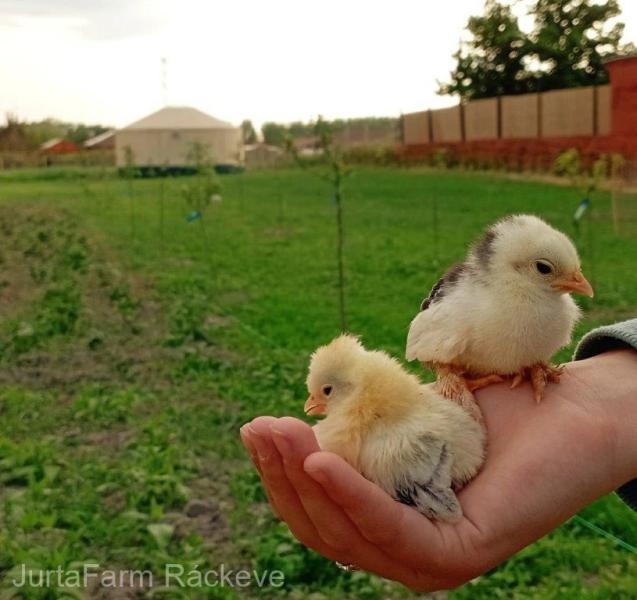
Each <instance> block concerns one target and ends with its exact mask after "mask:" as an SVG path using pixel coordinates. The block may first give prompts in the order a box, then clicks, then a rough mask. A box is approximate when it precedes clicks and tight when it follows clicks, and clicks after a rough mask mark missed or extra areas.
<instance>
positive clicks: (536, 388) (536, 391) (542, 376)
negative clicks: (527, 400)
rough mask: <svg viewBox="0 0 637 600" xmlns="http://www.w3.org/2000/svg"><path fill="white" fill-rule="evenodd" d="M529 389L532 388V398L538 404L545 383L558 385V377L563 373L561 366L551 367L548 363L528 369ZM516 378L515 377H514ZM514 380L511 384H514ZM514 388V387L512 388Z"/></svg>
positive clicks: (542, 395)
mask: <svg viewBox="0 0 637 600" xmlns="http://www.w3.org/2000/svg"><path fill="white" fill-rule="evenodd" d="M528 371H529V379H530V381H531V387H532V388H533V397H534V398H535V401H536V402H537V403H538V404H539V403H540V402H542V398H543V397H544V388H545V387H546V384H547V383H549V382H550V383H559V382H560V376H561V375H562V373H563V371H564V367H563V366H561V365H558V366H553V365H550V364H548V363H538V364H536V365H533V366H532V367H530V368H529V369H528ZM516 377H517V376H516ZM515 381H516V380H515V379H514V381H513V383H515ZM512 387H514V386H512Z"/></svg>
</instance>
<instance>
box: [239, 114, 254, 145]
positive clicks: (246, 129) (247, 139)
mask: <svg viewBox="0 0 637 600" xmlns="http://www.w3.org/2000/svg"><path fill="white" fill-rule="evenodd" d="M241 133H242V135H243V143H244V144H256V142H257V132H256V130H255V129H254V125H253V124H252V121H250V119H245V120H244V121H243V122H242V123H241Z"/></svg>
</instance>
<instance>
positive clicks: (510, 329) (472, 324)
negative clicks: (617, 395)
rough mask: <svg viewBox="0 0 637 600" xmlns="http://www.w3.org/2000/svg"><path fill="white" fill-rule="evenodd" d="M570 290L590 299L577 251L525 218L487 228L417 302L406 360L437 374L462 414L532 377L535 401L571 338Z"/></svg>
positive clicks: (554, 375) (574, 314) (574, 316)
mask: <svg viewBox="0 0 637 600" xmlns="http://www.w3.org/2000/svg"><path fill="white" fill-rule="evenodd" d="M570 292H578V293H581V294H585V295H586V296H590V297H592V296H593V288H592V287H591V285H590V283H589V282H588V281H587V280H586V278H585V277H584V275H582V271H581V268H580V259H579V256H578V254H577V250H576V249H575V246H574V245H573V243H572V242H571V240H569V238H568V237H566V236H565V235H564V234H563V233H561V232H559V231H557V230H556V229H554V228H553V227H551V226H550V225H548V224H547V223H545V222H544V221H542V220H541V219H539V218H537V217H535V216H531V215H515V216H510V217H507V218H505V219H502V220H501V221H499V222H497V223H496V224H495V225H493V226H491V227H489V228H488V229H487V231H486V232H485V234H484V235H483V236H482V238H481V239H480V240H479V241H478V242H477V243H476V244H474V245H473V246H472V247H471V248H470V250H469V253H468V255H467V257H466V259H465V260H464V261H463V262H461V263H458V264H456V265H454V266H453V267H452V268H451V269H449V271H447V273H446V274H445V275H444V276H443V277H442V279H440V280H439V281H438V282H437V283H436V285H435V286H434V287H433V289H432V290H431V292H430V294H429V296H428V297H427V298H426V299H425V300H424V301H423V302H422V304H421V311H420V312H419V313H418V315H416V317H415V318H414V319H413V321H412V322H411V325H410V328H409V333H408V336H407V350H406V358H407V360H410V361H411V360H416V359H417V360H419V361H421V362H422V363H423V364H425V366H429V367H431V368H432V369H433V370H434V371H435V372H436V374H437V385H438V388H439V390H440V392H441V393H442V394H443V395H444V396H446V397H449V398H452V399H454V400H456V401H458V402H460V403H461V404H462V405H464V406H465V407H466V408H467V409H469V410H471V406H473V411H474V415H475V416H477V417H478V418H479V411H478V409H477V406H475V404H474V403H473V394H472V392H473V391H474V390H475V389H478V388H480V387H484V386H485V385H489V384H490V383H493V382H497V381H501V380H502V378H503V377H507V376H511V377H513V384H512V387H515V386H516V385H519V384H520V383H521V382H522V381H524V380H525V379H527V378H528V379H530V381H531V384H532V386H533V391H534V396H535V399H536V401H537V402H539V401H540V400H541V399H542V394H543V391H544V387H545V386H546V383H547V381H554V382H558V381H559V376H560V373H561V369H560V368H559V367H554V366H552V365H551V364H550V362H549V361H550V360H551V357H552V356H553V355H554V354H555V352H557V350H559V349H560V348H561V347H563V346H565V345H567V344H568V343H569V342H570V339H571V333H572V331H573V327H574V325H575V323H576V322H577V320H578V318H579V315H580V310H579V308H578V307H577V305H576V304H575V302H574V301H573V299H572V298H571V297H570V295H569V293H570Z"/></svg>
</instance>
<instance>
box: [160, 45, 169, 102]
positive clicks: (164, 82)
mask: <svg viewBox="0 0 637 600" xmlns="http://www.w3.org/2000/svg"><path fill="white" fill-rule="evenodd" d="M161 100H162V103H163V105H164V106H168V61H167V60H166V57H165V56H162V57H161Z"/></svg>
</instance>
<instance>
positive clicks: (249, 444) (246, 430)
mask: <svg viewBox="0 0 637 600" xmlns="http://www.w3.org/2000/svg"><path fill="white" fill-rule="evenodd" d="M239 435H240V436H241V441H242V443H243V445H244V446H245V448H246V450H247V451H248V454H249V456H250V459H251V460H252V463H253V464H254V466H255V468H256V470H257V473H258V475H259V479H260V480H261V486H262V487H263V490H264V491H265V494H266V496H267V498H268V502H269V503H270V508H271V509H272V513H273V514H274V516H275V517H276V518H277V519H280V518H281V515H280V513H279V509H278V508H277V506H276V503H275V501H274V498H273V497H272V494H270V490H269V489H268V487H267V486H266V485H265V482H264V481H263V474H262V473H261V465H260V464H259V457H258V455H257V450H256V448H255V446H254V442H253V441H252V440H251V439H250V427H249V425H248V424H246V425H244V426H243V427H241V429H239Z"/></svg>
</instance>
